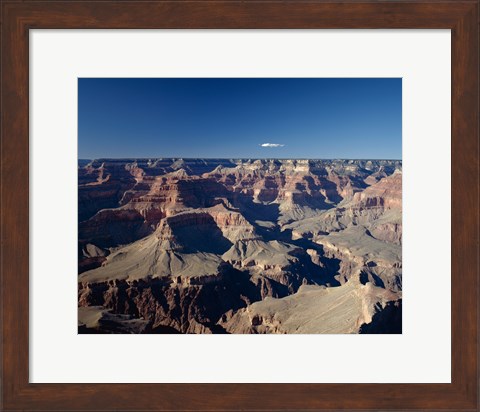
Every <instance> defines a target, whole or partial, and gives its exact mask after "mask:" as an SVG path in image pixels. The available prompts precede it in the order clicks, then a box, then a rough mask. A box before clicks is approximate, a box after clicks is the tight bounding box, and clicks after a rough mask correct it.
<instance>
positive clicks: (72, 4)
mask: <svg viewBox="0 0 480 412" xmlns="http://www.w3.org/2000/svg"><path fill="white" fill-rule="evenodd" d="M1 12H2V28H1V30H2V40H1V51H2V62H1V68H2V74H1V86H2V90H1V104H2V125H1V226H0V227H1V259H0V261H1V285H0V290H1V298H2V300H1V309H2V312H1V320H2V325H1V328H2V329H1V331H2V337H3V339H2V354H3V358H2V395H3V397H2V410H32V411H33V410H299V409H302V410H305V409H308V410H311V409H317V410H319V409H321V410H340V409H341V410H345V409H350V410H354V409H364V410H365V409H369V410H372V409H376V410H389V409H396V410H426V409H428V410H435V409H437V410H438V409H442V410H455V411H467V410H468V411H472V410H476V411H478V410H480V407H479V403H478V400H479V376H478V370H479V368H478V352H479V351H478V349H479V346H478V342H479V334H478V331H479V328H478V319H479V312H478V291H479V279H478V276H479V249H478V247H479V243H478V242H479V210H480V205H479V178H480V174H479V139H478V130H479V127H478V126H479V122H478V119H479V89H478V87H479V79H478V73H479V14H478V12H479V0H418V1H415V0H397V1H374V0H365V1H362V0H344V1H336V0H326V1H315V0H310V1H290V0H285V1H277V0H273V1H255V2H253V1H252V2H249V1H227V0H217V1H201V2H200V1H138V2H134V1H84V0H77V1H73V0H70V1H69V0H58V1H42V0H27V1H21V0H3V2H2V5H1ZM33 28H62V29H63V28H109V29H116V28H122V29H125V28H127V29H129V28H132V29H133V28H158V29H160V28H244V29H246V28H262V29H269V28H292V29H307V28H355V29H362V28H407V29H408V28H424V29H436V28H446V29H451V30H452V319H451V320H452V383H451V384H261V385H260V384H29V383H28V356H29V349H28V345H29V341H28V322H29V315H28V282H29V261H28V257H29V223H28V221H29V164H28V158H29V124H28V113H29V94H28V90H29V45H28V34H29V29H33ZM432 156H433V153H432ZM426 163H428V159H426ZM426 167H427V166H426ZM441 196H442V195H441V194H439V201H441ZM439 258H441V257H439ZM434 304H437V305H441V304H442V302H434ZM430 310H431V309H430Z"/></svg>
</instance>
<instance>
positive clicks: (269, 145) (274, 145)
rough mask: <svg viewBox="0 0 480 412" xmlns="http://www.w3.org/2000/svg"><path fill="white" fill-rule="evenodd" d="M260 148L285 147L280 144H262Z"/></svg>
mask: <svg viewBox="0 0 480 412" xmlns="http://www.w3.org/2000/svg"><path fill="white" fill-rule="evenodd" d="M260 146H262V147H283V146H285V145H284V144H280V143H262V144H261V145H260Z"/></svg>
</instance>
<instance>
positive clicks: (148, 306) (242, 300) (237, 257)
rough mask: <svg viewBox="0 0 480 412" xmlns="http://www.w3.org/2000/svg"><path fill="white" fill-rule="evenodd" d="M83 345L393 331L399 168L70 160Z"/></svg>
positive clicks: (374, 163)
mask: <svg viewBox="0 0 480 412" xmlns="http://www.w3.org/2000/svg"><path fill="white" fill-rule="evenodd" d="M78 175H79V178H78V179H79V210H78V219H79V240H78V259H79V264H78V272H79V277H78V285H79V287H78V304H79V332H80V333H401V302H402V296H401V293H402V292H401V291H402V164H401V161H392V160H280V159H205V160H203V159H99V160H93V161H88V162H87V161H82V162H79V168H78Z"/></svg>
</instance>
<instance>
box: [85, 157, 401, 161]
mask: <svg viewBox="0 0 480 412" xmlns="http://www.w3.org/2000/svg"><path fill="white" fill-rule="evenodd" d="M103 159H112V160H151V159H157V160H158V159H176V160H198V159H200V160H247V159H248V160H251V159H254V160H395V161H401V160H402V159H397V158H387V157H376V158H370V157H365V158H353V157H231V156H230V157H183V156H161V157H160V156H159V157H155V156H150V157H142V156H138V157H105V156H103V157H79V158H78V159H77V160H103Z"/></svg>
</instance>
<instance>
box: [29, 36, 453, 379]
mask: <svg viewBox="0 0 480 412" xmlns="http://www.w3.org/2000/svg"><path fill="white" fill-rule="evenodd" d="M30 70H31V71H30V76H31V77H30V92H31V100H30V110H31V111H30V179H31V180H30V182H31V186H30V208H31V217H30V228H31V229H30V247H31V253H30V270H31V272H30V381H31V382H36V383H40V382H96V383H99V382H215V383H217V382H261V383H263V382H319V383H323V382H339V383H354V382H385V383H393V382H409V383H414V382H431V383H440V382H450V198H449V197H450V31H448V30H298V31H296V30H275V31H265V30H263V31H255V30H229V31H224V30H202V31H189V30H153V31H152V30H138V31H137V30H126V31H120V30H117V31H110V30H98V31H97V30H31V31H30ZM78 77H402V78H403V196H404V208H403V219H404V235H403V239H404V246H403V268H404V272H403V285H404V289H403V293H404V305H403V334H402V335H282V336H275V335H268V336H259V335H211V336H210V335H77V78H78ZM433 172H434V173H435V174H434V175H432V173H433ZM439 196H441V201H436V200H435V199H438V198H439Z"/></svg>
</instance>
